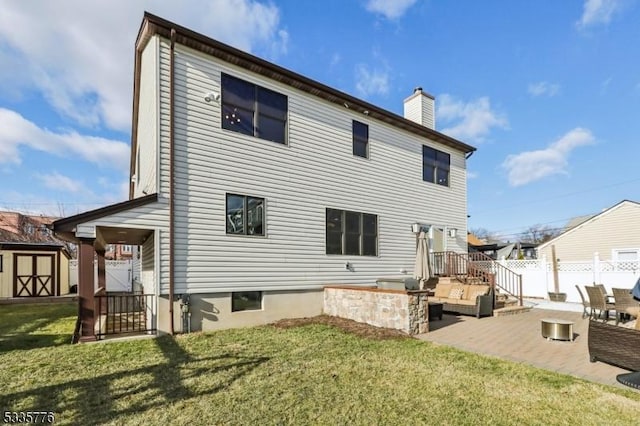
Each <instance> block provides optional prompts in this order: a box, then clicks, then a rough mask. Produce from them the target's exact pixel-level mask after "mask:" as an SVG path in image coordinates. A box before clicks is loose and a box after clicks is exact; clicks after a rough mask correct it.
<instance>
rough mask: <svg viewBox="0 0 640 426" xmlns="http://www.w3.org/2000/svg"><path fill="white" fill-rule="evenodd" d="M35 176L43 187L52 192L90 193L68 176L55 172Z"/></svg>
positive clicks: (80, 183)
mask: <svg viewBox="0 0 640 426" xmlns="http://www.w3.org/2000/svg"><path fill="white" fill-rule="evenodd" d="M35 176H36V178H38V179H39V180H40V181H42V183H43V184H44V186H45V187H47V188H49V189H53V190H54V191H62V192H71V193H81V192H90V191H88V189H87V188H86V187H85V186H84V184H83V183H82V182H79V181H77V180H75V179H72V178H70V177H68V176H64V175H61V174H60V173H58V172H56V171H54V172H52V173H48V174H41V173H36V175H35Z"/></svg>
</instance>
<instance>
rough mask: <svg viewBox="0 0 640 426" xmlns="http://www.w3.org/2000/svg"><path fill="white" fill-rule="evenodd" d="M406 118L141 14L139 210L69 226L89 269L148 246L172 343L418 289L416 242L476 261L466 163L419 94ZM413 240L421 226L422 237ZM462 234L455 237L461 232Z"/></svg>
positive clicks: (136, 150)
mask: <svg viewBox="0 0 640 426" xmlns="http://www.w3.org/2000/svg"><path fill="white" fill-rule="evenodd" d="M404 107H405V115H406V117H407V118H404V117H401V116H398V115H396V114H394V113H391V112H389V111H386V110H383V109H381V108H379V107H376V106H374V105H371V104H369V103H367V102H365V101H362V100H359V99H356V98H354V97H352V96H350V95H348V94H345V93H343V92H340V91H338V90H336V89H333V88H330V87H328V86H325V85H323V84H321V83H318V82H316V81H313V80H311V79H309V78H307V77H304V76H302V75H299V74H296V73H294V72H292V71H289V70H287V69H284V68H282V67H279V66H277V65H274V64H272V63H269V62H267V61H264V60H262V59H259V58H257V57H255V56H252V55H250V54H248V53H245V52H242V51H240V50H237V49H235V48H232V47H230V46H227V45H225V44H222V43H220V42H218V41H215V40H212V39H210V38H208V37H205V36H203V35H201V34H198V33H195V32H193V31H191V30H189V29H186V28H184V27H180V26H178V25H176V24H173V23H171V22H168V21H166V20H164V19H161V18H158V17H155V16H153V15H150V14H145V17H144V19H143V22H142V26H141V29H140V33H139V35H138V38H137V42H136V60H135V70H134V110H133V131H132V147H131V187H130V198H131V199H130V200H129V201H125V202H123V203H119V204H115V205H111V206H107V207H104V208H102V209H98V210H94V211H90V212H86V213H82V214H79V215H76V216H72V217H68V218H65V219H61V220H59V221H57V222H56V223H55V224H54V230H55V232H56V233H57V234H58V235H61V236H64V238H67V239H69V240H71V241H77V242H78V243H79V268H80V299H81V303H82V304H83V306H84V307H85V308H86V309H85V311H83V312H84V314H83V315H84V317H83V318H82V321H83V323H82V324H83V325H82V335H83V338H84V339H90V338H92V336H91V333H92V318H91V315H90V311H91V310H92V309H93V308H92V307H91V306H92V305H91V303H92V302H93V299H92V298H93V286H94V283H93V278H92V274H91V273H90V270H92V269H91V268H92V267H91V265H90V260H93V256H94V252H97V253H98V262H104V247H105V245H106V244H114V243H118V242H119V243H121V244H123V243H124V244H130V245H139V246H141V248H140V253H141V259H140V262H141V280H142V287H143V288H144V292H145V293H148V294H154V295H156V299H157V306H156V308H155V309H156V310H155V312H154V314H153V321H155V322H156V325H157V328H158V330H159V331H161V332H169V333H172V332H174V330H175V331H181V330H183V326H182V325H181V324H182V319H183V318H182V317H181V314H180V311H181V309H180V307H181V305H180V300H181V299H183V298H186V296H189V297H190V311H191V317H190V320H191V328H192V329H197V330H198V329H201V330H208V329H216V328H228V327H237V326H243V325H254V324H261V323H267V322H271V321H274V320H277V319H280V318H286V317H300V316H310V315H317V314H320V313H321V311H322V305H323V292H322V289H323V286H324V285H326V284H331V283H333V284H335V283H341V284H356V285H375V282H376V279H378V278H380V277H385V276H390V275H395V276H397V275H399V274H406V276H411V274H412V273H413V267H414V263H415V254H416V234H414V233H413V232H412V231H413V229H415V228H416V226H417V227H419V228H420V229H429V228H431V229H433V230H434V232H430V233H429V234H430V235H431V236H432V238H433V240H432V241H431V247H432V249H433V250H441V249H446V250H453V251H457V252H466V251H467V242H466V230H467V204H466V199H467V182H466V181H467V179H466V160H467V157H468V156H469V155H470V154H471V153H473V151H474V150H475V148H473V147H471V146H469V145H467V144H465V143H462V142H460V141H458V140H456V139H453V138H451V137H448V136H446V135H444V134H442V133H439V132H438V131H436V130H434V99H433V97H431V96H430V95H427V94H426V93H424V92H423V91H422V90H421V89H416V91H415V93H413V94H412V95H411V96H409V97H408V98H407V99H406V100H405V105H404ZM414 225H415V226H414ZM457 230H459V231H460V232H456V231H457Z"/></svg>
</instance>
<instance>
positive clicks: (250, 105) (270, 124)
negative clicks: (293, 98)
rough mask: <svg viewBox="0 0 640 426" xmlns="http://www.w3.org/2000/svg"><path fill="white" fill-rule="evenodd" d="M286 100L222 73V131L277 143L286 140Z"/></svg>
mask: <svg viewBox="0 0 640 426" xmlns="http://www.w3.org/2000/svg"><path fill="white" fill-rule="evenodd" d="M287 110H288V103H287V97H286V96H285V95H282V94H280V93H276V92H274V91H273V90H269V89H265V88H264V87H260V86H256V85H255V84H253V83H249V82H247V81H244V80H240V79H239V78H235V77H231V76H230V75H227V74H222V128H223V129H227V130H232V131H234V132H239V133H243V134H245V135H249V136H255V137H257V138H260V139H266V140H269V141H273V142H278V143H282V144H284V143H286V139H287Z"/></svg>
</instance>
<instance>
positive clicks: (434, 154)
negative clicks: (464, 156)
mask: <svg viewBox="0 0 640 426" xmlns="http://www.w3.org/2000/svg"><path fill="white" fill-rule="evenodd" d="M450 167H451V156H450V155H449V154H447V153H446V152H442V151H438V150H437V149H434V148H431V147H428V146H426V145H422V180H423V181H425V182H431V183H437V184H438V185H442V186H449V169H450Z"/></svg>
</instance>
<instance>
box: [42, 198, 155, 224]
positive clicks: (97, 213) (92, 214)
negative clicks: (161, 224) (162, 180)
mask: <svg viewBox="0 0 640 426" xmlns="http://www.w3.org/2000/svg"><path fill="white" fill-rule="evenodd" d="M155 201H158V194H157V193H154V194H149V195H145V196H144V197H139V198H134V199H132V200H127V201H123V202H120V203H116V204H111V205H108V206H105V207H100V208H98V209H95V210H89V211H87V212H84V213H80V214H77V215H74V216H69V217H65V218H62V219H58V220H56V221H55V222H53V223H52V224H51V227H52V229H53V232H65V231H71V228H73V227H75V226H76V225H77V224H79V223H82V222H87V221H89V220H95V219H100V218H102V217H105V216H109V215H111V214H114V213H120V212H123V211H125V210H129V209H132V208H134V207H140V206H144V205H146V204H150V203H153V202H155Z"/></svg>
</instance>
